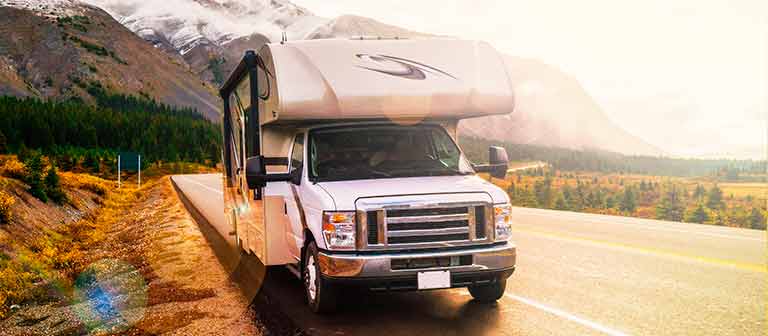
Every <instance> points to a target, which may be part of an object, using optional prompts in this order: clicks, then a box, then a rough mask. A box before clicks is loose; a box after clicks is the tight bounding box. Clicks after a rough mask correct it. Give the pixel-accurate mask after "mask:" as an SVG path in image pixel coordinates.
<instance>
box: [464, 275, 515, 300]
mask: <svg viewBox="0 0 768 336" xmlns="http://www.w3.org/2000/svg"><path fill="white" fill-rule="evenodd" d="M468 289H469V294H472V297H473V298H475V300H477V301H479V302H483V303H492V302H496V301H498V300H499V299H501V297H502V296H503V295H504V291H505V290H506V289H507V279H499V280H498V281H496V282H494V283H492V284H488V285H479V286H470V287H469V288H468Z"/></svg>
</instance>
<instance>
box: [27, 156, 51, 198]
mask: <svg viewBox="0 0 768 336" xmlns="http://www.w3.org/2000/svg"><path fill="white" fill-rule="evenodd" d="M26 167H27V181H26V182H27V184H29V192H30V193H31V194H32V196H35V197H36V198H37V199H39V200H41V201H43V202H48V195H46V194H45V186H44V184H43V159H42V156H41V155H40V154H39V153H33V154H31V156H30V158H29V160H27V162H26Z"/></svg>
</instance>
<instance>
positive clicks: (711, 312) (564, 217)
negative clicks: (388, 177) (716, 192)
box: [173, 175, 768, 336]
mask: <svg viewBox="0 0 768 336" xmlns="http://www.w3.org/2000/svg"><path fill="white" fill-rule="evenodd" d="M173 180H174V182H175V183H176V185H177V186H178V188H179V190H180V191H181V192H182V193H183V194H184V196H185V197H186V198H187V199H189V201H190V203H192V205H193V206H194V208H196V211H198V212H199V213H200V214H201V215H202V216H203V217H205V220H206V221H207V222H208V224H210V226H212V227H213V228H214V229H215V230H214V231H215V232H218V233H219V234H220V236H221V237H219V238H218V240H219V241H220V242H226V244H223V245H225V246H226V248H229V249H234V245H233V243H234V242H233V241H232V238H231V236H229V235H228V232H229V231H231V229H230V228H227V227H226V222H225V221H224V218H223V199H222V194H221V177H220V175H183V176H174V177H173ZM513 220H514V222H515V227H514V238H513V239H514V241H515V242H516V243H517V246H518V251H517V254H518V266H517V271H516V272H515V274H514V275H513V276H512V277H511V278H510V279H509V281H508V282H507V292H506V295H505V297H504V298H503V299H502V300H500V301H499V302H498V303H497V304H496V305H482V304H478V303H476V302H474V301H472V298H471V296H469V294H468V292H467V291H466V290H464V289H452V290H440V291H427V292H411V293H389V294H372V293H366V292H362V293H361V292H349V293H346V295H345V297H344V298H343V300H342V304H341V306H340V308H339V311H338V312H337V313H335V314H333V315H327V316H326V315H315V314H313V313H311V312H310V311H309V309H308V308H307V307H305V304H304V302H303V292H302V284H301V283H300V282H299V280H298V279H296V278H295V277H293V275H292V274H291V273H289V272H288V271H287V270H285V269H283V268H272V267H270V268H269V269H268V270H267V272H266V279H265V280H264V283H263V288H262V291H263V292H266V293H267V295H269V297H271V298H275V300H276V301H277V302H276V304H275V307H279V309H280V310H282V312H283V313H284V315H283V316H287V318H290V319H291V320H292V321H291V323H293V324H295V325H296V326H297V327H298V328H300V329H301V330H303V331H304V332H305V333H307V334H310V335H367V336H370V335H387V336H396V335H423V336H426V335H470V334H471V335H765V334H766V328H768V326H767V325H766V302H768V281H766V280H768V278H767V277H766V275H768V274H767V270H768V268H767V260H766V248H767V245H766V232H765V231H756V230H746V229H735V228H726V227H717V226H708V225H699V224H687V223H678V222H663V221H656V220H645V219H636V218H627V217H615V216H604V215H592V214H581V213H573V212H562V211H552V210H539V209H526V208H514V209H513ZM222 238H223V239H222ZM220 245H221V244H220ZM218 248H219V249H221V248H222V247H218ZM248 265H258V262H253V261H250V262H249V264H248ZM240 267H241V268H242V267H244V266H240ZM248 267H250V268H253V267H258V266H247V267H246V268H248ZM256 273H258V272H256Z"/></svg>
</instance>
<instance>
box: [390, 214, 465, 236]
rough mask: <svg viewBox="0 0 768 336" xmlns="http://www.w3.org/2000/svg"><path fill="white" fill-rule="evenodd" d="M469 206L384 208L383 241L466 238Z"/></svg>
mask: <svg viewBox="0 0 768 336" xmlns="http://www.w3.org/2000/svg"><path fill="white" fill-rule="evenodd" d="M469 212H470V211H469V207H453V208H427V209H397V210H385V211H384V217H385V219H384V222H385V223H386V224H387V243H388V244H389V245H398V244H417V243H433V242H448V241H466V240H469V224H470V221H469V218H470V214H469Z"/></svg>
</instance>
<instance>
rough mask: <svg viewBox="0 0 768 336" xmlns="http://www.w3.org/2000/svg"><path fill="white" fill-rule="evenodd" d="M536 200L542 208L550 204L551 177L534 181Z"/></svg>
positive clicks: (548, 206)
mask: <svg viewBox="0 0 768 336" xmlns="http://www.w3.org/2000/svg"><path fill="white" fill-rule="evenodd" d="M533 190H534V193H535V195H536V202H537V203H538V204H539V206H540V207H542V208H550V207H551V205H552V179H550V178H549V177H547V178H545V179H544V180H543V181H536V183H535V184H534V186H533Z"/></svg>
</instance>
